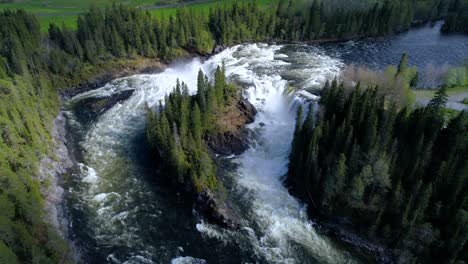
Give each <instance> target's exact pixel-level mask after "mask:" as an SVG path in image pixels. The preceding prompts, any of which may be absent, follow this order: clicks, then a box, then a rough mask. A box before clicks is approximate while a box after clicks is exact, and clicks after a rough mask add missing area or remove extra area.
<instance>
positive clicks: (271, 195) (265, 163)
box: [64, 24, 468, 263]
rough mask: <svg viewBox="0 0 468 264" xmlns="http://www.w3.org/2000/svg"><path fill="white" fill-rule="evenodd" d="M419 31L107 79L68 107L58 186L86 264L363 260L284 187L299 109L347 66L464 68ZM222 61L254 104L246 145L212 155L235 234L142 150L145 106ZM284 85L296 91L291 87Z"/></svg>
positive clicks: (458, 57) (467, 50)
mask: <svg viewBox="0 0 468 264" xmlns="http://www.w3.org/2000/svg"><path fill="white" fill-rule="evenodd" d="M438 27H440V25H439V24H438V25H436V26H435V27H433V28H431V27H423V28H418V29H415V30H412V31H410V32H408V33H405V34H403V35H399V36H396V37H391V38H385V39H382V40H363V41H351V42H346V43H339V44H323V45H315V46H304V45H286V46H279V45H266V44H249V45H240V46H236V47H233V48H229V49H227V50H225V51H223V52H222V53H220V54H218V55H216V56H214V57H212V58H210V59H208V60H207V61H204V62H202V61H200V60H199V59H193V60H191V61H188V62H186V63H183V64H181V63H180V64H174V65H172V66H171V67H169V68H168V69H167V70H166V71H164V72H163V73H159V74H150V75H135V76H131V77H127V78H122V79H117V80H114V81H112V82H110V83H108V84H107V85H105V86H104V87H102V88H99V89H97V90H94V91H90V92H87V93H83V94H80V95H77V96H76V97H74V98H72V99H70V101H69V102H68V104H67V105H68V107H69V111H67V115H68V118H69V131H70V133H71V137H72V139H73V142H74V143H75V144H74V145H75V148H74V150H73V152H74V153H75V155H76V157H77V160H78V162H79V163H78V165H77V167H76V169H75V172H74V173H73V174H72V175H71V176H69V177H68V178H67V179H66V181H65V184H64V185H65V188H66V190H67V191H68V195H67V198H66V203H67V210H68V217H69V221H70V227H71V228H70V230H71V237H72V239H73V240H74V241H75V242H76V244H77V245H78V248H79V249H80V251H81V255H82V259H83V261H84V262H85V263H362V262H365V261H366V260H365V259H363V257H362V256H359V255H358V254H356V253H355V251H354V250H353V249H348V248H345V247H343V246H342V245H340V244H338V243H337V242H335V241H333V240H332V239H330V238H328V237H327V236H325V235H323V234H321V233H320V232H318V231H317V229H316V227H315V226H314V223H313V222H311V221H310V220H308V219H307V215H306V208H305V205H304V204H302V203H300V202H298V201H297V200H296V199H295V198H294V197H292V196H290V195H289V194H288V192H287V190H286V188H284V187H283V185H282V177H283V175H284V174H285V173H286V170H287V162H288V161H287V158H288V154H289V151H290V143H291V140H292V134H293V130H294V118H295V109H296V107H297V106H298V104H301V103H303V104H304V103H308V102H309V101H310V100H311V99H314V96H313V95H311V94H308V93H305V92H301V91H300V89H301V88H310V87H317V86H319V85H320V84H322V83H323V82H325V81H326V80H327V79H331V78H334V77H335V76H336V75H338V74H339V73H340V71H341V69H342V67H343V66H344V65H345V64H347V63H358V64H366V65H368V66H371V67H377V68H382V67H384V66H386V65H387V64H395V63H397V62H398V60H399V58H400V57H401V53H402V52H408V53H409V54H410V63H411V64H414V65H417V66H420V67H424V66H425V65H426V64H427V63H429V62H433V63H436V64H441V63H450V64H461V63H463V59H464V58H465V57H468V38H467V37H463V36H443V35H440V34H439V33H438V31H437V30H438ZM223 62H224V63H225V65H226V69H227V74H228V76H229V78H230V79H232V80H235V81H237V82H238V83H241V84H242V86H243V87H244V88H245V91H244V95H245V97H246V98H247V99H248V100H249V101H250V102H252V103H253V104H254V105H255V106H256V107H257V108H258V110H259V113H258V115H257V117H256V121H255V122H254V123H253V124H251V125H249V127H250V128H251V129H252V130H254V131H256V132H257V133H254V136H253V138H252V141H253V142H254V143H253V144H252V146H251V148H250V149H249V150H247V151H246V152H245V153H244V154H242V155H240V156H236V157H220V159H224V160H226V162H228V163H232V164H235V165H236V166H229V168H225V170H224V171H225V172H226V174H227V177H228V178H229V179H232V180H233V186H232V188H231V189H230V190H229V193H228V195H230V196H231V197H232V199H233V200H234V201H235V202H236V203H237V205H238V206H239V207H240V208H241V211H242V212H243V214H242V216H241V218H242V228H240V230H236V231H233V230H229V229H223V228H220V227H218V226H214V225H211V224H208V223H206V222H204V221H203V219H202V218H201V217H199V216H198V215H197V213H196V212H195V211H193V210H192V208H191V205H190V204H187V203H185V202H184V201H183V200H182V198H181V197H180V195H179V194H177V192H176V191H175V190H173V189H171V188H168V187H166V186H160V185H159V184H158V183H156V182H154V181H153V180H152V179H151V173H150V172H149V171H148V167H149V166H148V163H149V162H151V161H148V160H147V159H146V158H145V157H146V155H145V148H144V127H145V110H144V105H145V103H148V104H149V105H150V106H154V105H155V104H157V103H158V102H159V101H160V100H161V99H163V97H164V95H165V94H167V93H169V92H171V90H172V89H173V86H174V84H175V82H176V79H177V78H179V79H181V80H182V81H185V82H186V83H187V84H188V86H189V89H190V92H192V93H193V92H195V90H196V76H197V71H198V70H199V69H202V70H203V71H204V72H205V73H206V74H208V75H212V74H213V71H214V69H215V68H216V66H218V65H220V64H221V63H223ZM289 85H293V86H294V87H295V88H298V89H297V90H296V91H294V92H292V93H287V92H286V90H287V88H288V86H289ZM129 89H134V90H135V91H134V93H133V95H132V96H131V97H130V98H129V99H127V100H125V101H123V102H121V103H118V104H117V105H115V106H114V107H112V108H111V109H109V110H108V111H106V112H105V113H103V114H102V115H100V116H98V117H97V118H95V119H83V118H80V117H79V115H78V113H77V112H75V111H74V110H73V109H76V106H80V105H81V104H82V102H83V100H85V99H86V98H90V97H102V96H107V95H109V94H114V93H117V92H121V91H124V90H129Z"/></svg>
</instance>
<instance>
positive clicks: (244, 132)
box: [205, 98, 257, 155]
mask: <svg viewBox="0 0 468 264" xmlns="http://www.w3.org/2000/svg"><path fill="white" fill-rule="evenodd" d="M256 114H257V110H256V109H255V107H254V106H253V105H252V104H251V103H250V102H249V101H248V100H247V99H244V98H241V99H240V100H239V101H238V102H237V104H236V105H235V107H233V108H232V109H231V111H229V112H228V113H227V114H226V115H225V116H224V117H223V119H222V120H219V123H221V126H222V127H223V128H224V129H223V130H222V131H220V132H216V133H214V134H210V135H206V136H205V141H206V143H207V144H208V147H210V149H211V150H212V151H214V152H215V153H217V154H221V155H231V154H235V155H239V154H241V153H242V152H244V151H245V150H247V149H248V147H249V130H248V129H247V128H246V127H245V125H247V124H250V123H252V122H253V121H254V120H255V115H256Z"/></svg>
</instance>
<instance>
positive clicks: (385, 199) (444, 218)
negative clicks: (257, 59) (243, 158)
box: [287, 64, 468, 263]
mask: <svg viewBox="0 0 468 264" xmlns="http://www.w3.org/2000/svg"><path fill="white" fill-rule="evenodd" d="M410 76H411V74H409V72H408V69H407V67H406V66H405V65H404V64H403V65H402V64H400V66H399V68H398V71H397V73H396V76H395V77H394V78H402V79H403V80H405V79H406V80H409V79H411V77H410ZM394 88H395V87H394ZM394 88H393V89H390V90H388V89H383V87H379V86H368V85H366V84H362V85H361V84H359V83H358V84H357V86H356V87H352V86H351V87H350V86H345V85H344V84H343V83H341V84H340V83H338V82H337V81H336V80H335V81H333V82H332V83H331V84H330V83H327V84H326V86H325V88H324V90H323V93H322V96H321V99H320V102H319V106H318V108H319V111H318V112H315V111H313V108H312V107H313V104H311V107H310V109H309V110H308V111H306V112H305V115H306V117H305V118H304V117H303V115H304V111H303V109H302V108H300V109H299V111H298V115H297V119H296V120H297V123H296V129H295V132H294V141H293V147H292V151H291V155H290V165H289V172H288V178H287V182H288V185H289V186H291V191H292V192H293V193H294V194H295V195H297V196H298V197H301V198H302V199H303V200H304V201H307V202H308V203H309V204H310V211H311V212H312V214H313V215H314V216H316V217H318V218H321V219H325V221H326V222H332V223H334V224H338V225H339V226H342V227H345V228H349V229H351V230H354V231H357V232H358V233H360V234H362V235H364V236H365V237H368V238H371V239H375V240H377V241H380V242H382V243H384V244H386V245H387V246H388V247H389V248H390V249H392V252H393V253H392V254H393V255H394V259H395V261H396V262H397V263H408V262H420V263H428V262H432V261H437V262H449V263H455V262H457V261H459V260H462V259H464V258H465V256H464V251H463V248H464V247H465V246H466V234H467V230H466V221H467V214H466V210H465V208H464V200H465V199H466V191H467V190H466V181H467V178H466V176H467V173H466V172H467V171H466V170H467V165H468V164H467V160H468V157H467V153H468V146H467V142H466V137H467V131H468V123H467V121H468V116H467V112H466V111H461V112H458V113H455V115H454V116H451V115H448V113H447V111H446V110H445V109H444V107H445V103H446V101H447V94H446V89H447V88H446V87H443V88H441V89H440V90H438V91H437V92H436V94H435V96H434V98H433V99H432V100H431V101H430V102H429V104H428V105H427V106H426V107H423V108H414V107H413V106H412V104H409V105H408V98H406V95H405V93H404V92H403V93H402V92H398V90H397V89H394Z"/></svg>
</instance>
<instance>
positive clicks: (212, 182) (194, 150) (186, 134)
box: [146, 67, 235, 193]
mask: <svg viewBox="0 0 468 264" xmlns="http://www.w3.org/2000/svg"><path fill="white" fill-rule="evenodd" d="M197 87H198V92H197V94H196V95H193V96H190V95H189V93H188V88H187V85H186V84H185V83H179V81H177V85H176V87H175V89H174V92H173V93H171V94H170V95H168V96H166V98H165V103H166V105H165V107H163V106H162V105H160V106H159V107H158V109H157V111H152V110H150V109H148V118H147V119H148V126H147V129H146V131H147V141H148V143H149V145H150V149H152V151H153V153H154V154H155V156H156V157H159V158H160V159H162V160H163V163H164V164H165V167H166V168H167V169H168V170H169V172H170V175H172V177H173V178H172V179H170V180H172V181H173V182H176V183H178V184H181V185H183V186H185V188H186V190H187V191H188V192H192V193H200V192H202V191H204V190H205V189H210V190H216V191H219V190H218V189H219V188H222V187H220V186H222V183H221V182H219V181H218V180H217V178H216V167H215V165H214V163H213V161H212V160H211V157H210V156H209V154H208V147H207V145H206V144H205V142H204V140H203V138H204V136H205V134H208V133H213V132H214V131H215V129H216V126H215V125H214V124H215V123H216V122H215V120H217V119H218V118H219V117H220V116H222V113H223V108H224V107H226V104H227V102H229V101H230V99H231V98H230V97H227V98H225V97H224V95H225V94H228V93H227V89H228V87H229V85H228V83H227V82H226V76H225V73H224V69H223V68H220V67H218V69H217V71H216V74H215V79H214V82H213V83H210V82H209V81H207V77H206V76H204V75H203V72H201V71H200V72H199V76H198V83H197ZM233 95H235V94H233ZM218 96H219V98H218ZM218 99H219V100H218ZM204 102H208V104H205V103H204ZM199 104H202V105H205V106H203V107H204V108H205V110H204V111H203V112H202V111H201V110H200V107H199Z"/></svg>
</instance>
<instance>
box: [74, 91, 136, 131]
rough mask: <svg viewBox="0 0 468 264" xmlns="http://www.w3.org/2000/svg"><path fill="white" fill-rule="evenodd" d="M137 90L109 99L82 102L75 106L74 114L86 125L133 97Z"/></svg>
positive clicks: (88, 99)
mask: <svg viewBox="0 0 468 264" xmlns="http://www.w3.org/2000/svg"><path fill="white" fill-rule="evenodd" d="M134 91H135V90H133V89H131V90H124V91H121V92H119V93H115V94H113V95H111V96H108V97H90V98H86V99H83V100H81V101H80V102H79V103H78V104H76V105H75V106H74V112H75V114H76V116H77V117H78V119H79V120H80V121H81V122H83V123H86V122H87V121H90V120H93V119H94V118H96V117H97V116H98V115H99V114H101V113H103V112H105V111H107V110H109V109H110V108H112V107H113V106H114V105H116V104H117V103H119V102H122V101H124V100H126V99H128V98H129V97H130V96H132V94H133V92H134Z"/></svg>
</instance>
